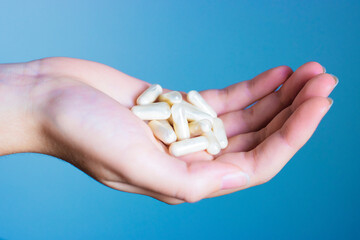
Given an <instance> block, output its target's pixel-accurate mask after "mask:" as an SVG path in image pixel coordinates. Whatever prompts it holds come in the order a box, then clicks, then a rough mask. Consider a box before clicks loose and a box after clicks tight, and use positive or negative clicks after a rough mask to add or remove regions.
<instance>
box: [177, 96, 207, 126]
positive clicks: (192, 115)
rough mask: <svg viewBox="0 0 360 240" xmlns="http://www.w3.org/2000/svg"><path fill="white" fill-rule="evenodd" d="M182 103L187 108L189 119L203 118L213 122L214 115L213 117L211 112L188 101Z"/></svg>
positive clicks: (187, 117) (197, 119) (186, 112)
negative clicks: (208, 112)
mask: <svg viewBox="0 0 360 240" xmlns="http://www.w3.org/2000/svg"><path fill="white" fill-rule="evenodd" d="M180 104H182V105H183V107H184V109H185V114H186V119H187V120H189V121H200V120H203V119H207V120H209V121H210V122H211V124H212V123H213V117H211V116H210V115H209V114H207V113H205V112H203V111H202V110H201V109H200V108H198V107H196V106H194V105H191V104H190V103H188V102H185V101H182V102H181V103H180Z"/></svg>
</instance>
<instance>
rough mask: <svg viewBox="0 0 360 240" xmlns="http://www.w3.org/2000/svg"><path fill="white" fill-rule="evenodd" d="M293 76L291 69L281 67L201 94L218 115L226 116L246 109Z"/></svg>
mask: <svg viewBox="0 0 360 240" xmlns="http://www.w3.org/2000/svg"><path fill="white" fill-rule="evenodd" d="M291 74H292V70H291V68H290V67H287V66H280V67H276V68H272V69H270V70H268V71H266V72H263V73H261V74H260V75H258V76H256V77H255V78H253V79H251V80H248V81H243V82H239V83H236V84H234V85H231V86H228V87H226V88H224V89H220V90H218V89H215V90H206V91H203V92H201V95H202V96H203V97H204V98H205V99H206V101H207V102H208V103H209V104H210V105H211V106H212V107H213V108H214V110H215V111H216V112H217V113H218V114H224V113H226V112H231V111H235V110H239V109H242V108H245V107H247V106H249V105H250V104H252V103H254V102H255V101H257V100H259V99H260V98H262V97H264V96H265V95H267V94H269V93H271V92H273V91H275V90H276V89H277V88H278V87H279V86H280V85H281V84H282V83H283V82H285V81H286V79H287V78H288V77H289V76H290V75H291Z"/></svg>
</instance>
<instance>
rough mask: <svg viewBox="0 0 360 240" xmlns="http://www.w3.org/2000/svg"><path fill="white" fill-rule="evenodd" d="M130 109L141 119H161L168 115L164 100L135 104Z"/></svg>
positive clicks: (168, 110)
mask: <svg viewBox="0 0 360 240" xmlns="http://www.w3.org/2000/svg"><path fill="white" fill-rule="evenodd" d="M131 111H132V112H133V113H134V114H135V115H136V116H138V117H139V118H140V119H142V120H163V119H168V118H169V117H170V114H171V111H170V106H169V104H167V103H165V102H159V103H150V104H146V105H137V106H134V107H132V108H131Z"/></svg>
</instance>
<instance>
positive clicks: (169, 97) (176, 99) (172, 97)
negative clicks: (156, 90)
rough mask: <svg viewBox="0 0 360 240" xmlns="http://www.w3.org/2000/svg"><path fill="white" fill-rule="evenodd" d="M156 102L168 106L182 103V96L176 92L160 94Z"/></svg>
mask: <svg viewBox="0 0 360 240" xmlns="http://www.w3.org/2000/svg"><path fill="white" fill-rule="evenodd" d="M158 100H159V101H160V102H167V103H168V104H169V105H173V104H175V103H180V102H181V101H182V95H181V93H180V92H178V91H171V92H168V93H163V94H161V95H160V96H159V99H158Z"/></svg>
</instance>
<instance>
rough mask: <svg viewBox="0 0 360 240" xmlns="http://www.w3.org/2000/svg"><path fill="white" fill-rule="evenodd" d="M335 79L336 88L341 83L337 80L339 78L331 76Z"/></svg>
mask: <svg viewBox="0 0 360 240" xmlns="http://www.w3.org/2000/svg"><path fill="white" fill-rule="evenodd" d="M330 75H331V76H332V77H333V78H334V80H335V85H334V87H336V85H338V83H339V79H338V78H337V76H335V75H333V74H330Z"/></svg>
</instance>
